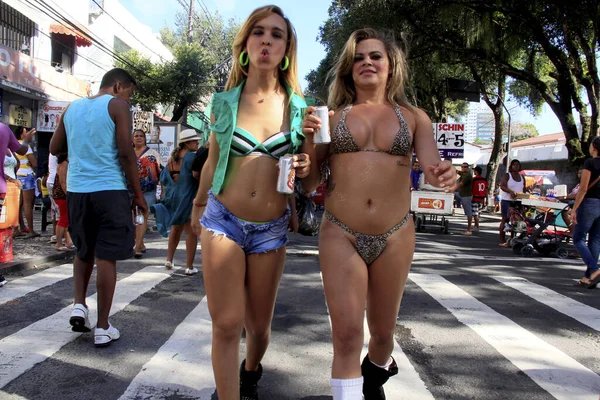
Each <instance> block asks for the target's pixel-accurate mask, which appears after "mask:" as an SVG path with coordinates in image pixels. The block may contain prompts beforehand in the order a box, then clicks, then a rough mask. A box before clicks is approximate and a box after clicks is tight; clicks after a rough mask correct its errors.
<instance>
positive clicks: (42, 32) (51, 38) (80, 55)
mask: <svg viewBox="0 0 600 400" xmlns="http://www.w3.org/2000/svg"><path fill="white" fill-rule="evenodd" d="M29 6H30V7H31V5H29ZM15 17H17V18H18V19H20V20H21V21H24V22H25V19H23V18H22V17H20V16H18V15H15ZM34 29H35V30H36V31H37V32H39V33H41V34H42V35H44V36H46V37H48V38H49V39H50V40H52V41H53V42H56V43H58V44H60V45H61V46H63V47H64V45H63V44H62V43H61V42H60V41H58V40H56V39H55V38H53V37H52V36H50V35H48V34H47V33H46V32H44V31H42V30H40V29H39V28H38V27H37V24H36V25H35V26H34ZM74 53H75V54H76V55H78V56H79V57H81V58H83V59H84V60H86V61H88V62H89V63H91V64H93V65H94V66H96V67H98V68H100V69H101V70H104V71H107V69H106V66H104V67H103V66H100V65H98V64H96V62H94V61H93V60H91V59H89V58H87V57H85V56H84V55H83V54H80V53H78V52H77V51H76V50H75V51H74ZM35 59H36V60H41V61H50V60H43V59H40V58H35ZM50 63H52V61H50Z"/></svg>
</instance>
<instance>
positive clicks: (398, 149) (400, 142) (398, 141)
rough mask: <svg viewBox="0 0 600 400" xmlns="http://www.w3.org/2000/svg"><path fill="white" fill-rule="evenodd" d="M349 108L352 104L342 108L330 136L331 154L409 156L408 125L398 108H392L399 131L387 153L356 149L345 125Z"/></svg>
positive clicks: (356, 146) (410, 145) (410, 144)
mask: <svg viewBox="0 0 600 400" xmlns="http://www.w3.org/2000/svg"><path fill="white" fill-rule="evenodd" d="M351 108H352V104H349V105H347V106H346V108H344V111H342V116H341V117H340V120H339V122H338V124H337V126H336V127H335V129H334V131H333V133H332V135H331V151H332V152H333V154H341V153H353V152H357V151H371V152H381V153H389V154H391V155H393V156H406V155H409V154H410V152H411V148H412V143H411V139H410V132H409V131H408V125H406V121H405V120H404V117H403V116H402V111H400V107H398V106H396V107H394V111H396V115H397V116H398V120H399V121H400V130H399V131H398V133H396V137H394V141H393V142H392V147H391V148H390V150H389V151H387V152H386V151H385V150H375V149H360V148H359V147H358V145H357V144H356V142H355V141H354V137H352V134H351V133H350V130H349V129H348V126H347V125H346V115H348V112H349V111H350V109H351Z"/></svg>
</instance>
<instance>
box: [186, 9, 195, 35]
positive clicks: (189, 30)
mask: <svg viewBox="0 0 600 400" xmlns="http://www.w3.org/2000/svg"><path fill="white" fill-rule="evenodd" d="M193 15H194V0H190V13H189V15H188V29H187V41H188V43H192V23H193V21H194V19H193Z"/></svg>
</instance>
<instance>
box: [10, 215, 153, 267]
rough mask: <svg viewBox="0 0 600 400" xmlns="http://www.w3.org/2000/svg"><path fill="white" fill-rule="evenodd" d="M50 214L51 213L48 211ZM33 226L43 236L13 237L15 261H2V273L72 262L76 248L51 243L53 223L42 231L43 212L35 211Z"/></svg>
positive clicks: (150, 219) (150, 224) (150, 223)
mask: <svg viewBox="0 0 600 400" xmlns="http://www.w3.org/2000/svg"><path fill="white" fill-rule="evenodd" d="M48 215H50V214H49V213H48ZM154 225H155V222H154V216H153V215H150V217H149V226H154ZM33 226H34V228H35V231H36V232H38V233H40V234H41V236H39V237H36V238H31V239H27V238H25V236H21V237H16V238H13V261H10V262H6V263H0V274H6V273H18V272H19V271H22V270H24V269H30V268H39V267H41V266H43V265H44V264H50V265H53V264H54V263H56V262H57V261H62V262H71V261H72V260H73V258H74V257H75V250H69V251H59V250H56V248H55V246H56V244H55V243H50V238H51V237H52V224H50V225H48V227H47V228H46V232H42V231H41V229H42V228H41V226H42V212H41V211H40V210H34V211H33Z"/></svg>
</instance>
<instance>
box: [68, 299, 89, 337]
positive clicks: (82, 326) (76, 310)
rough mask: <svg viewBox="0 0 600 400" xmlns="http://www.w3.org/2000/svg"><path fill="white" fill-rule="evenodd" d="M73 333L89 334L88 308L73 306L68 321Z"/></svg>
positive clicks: (80, 305) (78, 305)
mask: <svg viewBox="0 0 600 400" xmlns="http://www.w3.org/2000/svg"><path fill="white" fill-rule="evenodd" d="M69 323H70V324H71V329H72V330H73V332H89V331H91V330H92V328H91V326H90V320H89V318H88V308H87V307H86V306H84V305H83V304H74V305H73V311H71V319H69Z"/></svg>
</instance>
